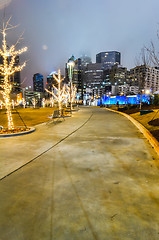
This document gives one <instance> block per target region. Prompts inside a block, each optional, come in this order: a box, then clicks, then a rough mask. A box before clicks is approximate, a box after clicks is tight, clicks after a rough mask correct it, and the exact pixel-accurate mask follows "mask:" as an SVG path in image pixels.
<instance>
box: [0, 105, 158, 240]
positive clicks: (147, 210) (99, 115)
mask: <svg viewBox="0 0 159 240" xmlns="http://www.w3.org/2000/svg"><path fill="white" fill-rule="evenodd" d="M26 163H28V164H26ZM16 169H17V170H16ZM158 173H159V164H158V157H157V155H156V153H155V152H154V150H153V148H152V147H151V146H150V144H149V143H148V141H147V139H145V138H144V136H143V135H142V134H141V133H140V132H139V130H138V129H137V128H136V127H135V126H134V125H133V124H132V123H131V122H130V121H129V120H128V119H126V118H125V117H123V116H121V115H119V114H117V113H114V112H109V111H107V110H105V109H100V108H93V107H85V108H82V109H81V110H80V111H79V112H76V113H74V114H73V116H72V117H71V118H67V119H66V121H61V123H57V124H54V123H49V124H46V123H45V124H41V125H39V126H37V130H36V131H35V132H34V133H32V134H29V135H23V136H17V137H14V138H6V139H0V178H1V181H0V240H10V239H12V240H28V239H29V240H78V239H79V240H81V239H84V240H93V239H99V240H118V239H119V240H130V239H133V240H157V239H159V177H158V175H159V174H158Z"/></svg>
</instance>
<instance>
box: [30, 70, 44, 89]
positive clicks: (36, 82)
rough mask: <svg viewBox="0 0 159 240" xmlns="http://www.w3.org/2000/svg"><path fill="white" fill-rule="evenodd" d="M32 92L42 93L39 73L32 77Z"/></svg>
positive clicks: (42, 87)
mask: <svg viewBox="0 0 159 240" xmlns="http://www.w3.org/2000/svg"><path fill="white" fill-rule="evenodd" d="M33 91H34V92H44V83H43V75H42V74H40V73H36V74H34V76H33Z"/></svg>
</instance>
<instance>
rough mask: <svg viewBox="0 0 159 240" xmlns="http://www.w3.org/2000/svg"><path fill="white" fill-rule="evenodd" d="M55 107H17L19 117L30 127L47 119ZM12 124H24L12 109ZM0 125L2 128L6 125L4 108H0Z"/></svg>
mask: <svg viewBox="0 0 159 240" xmlns="http://www.w3.org/2000/svg"><path fill="white" fill-rule="evenodd" d="M55 109H57V108H49V107H46V108H17V111H18V112H19V114H20V116H21V118H22V119H23V121H24V122H25V124H26V126H29V127H32V126H35V125H37V124H40V123H43V122H47V121H49V120H50V119H49V116H51V114H52V113H53V110H55ZM12 116H13V122H14V126H15V127H16V126H24V124H23V122H22V120H21V119H20V117H19V115H18V114H17V112H16V110H14V109H13V110H12ZM0 125H1V126H3V127H4V128H5V127H7V114H6V110H5V109H2V110H0Z"/></svg>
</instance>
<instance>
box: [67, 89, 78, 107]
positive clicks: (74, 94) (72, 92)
mask: <svg viewBox="0 0 159 240" xmlns="http://www.w3.org/2000/svg"><path fill="white" fill-rule="evenodd" d="M70 91H71V94H70ZM76 93H77V88H76V86H72V88H70V87H69V86H67V91H66V94H67V96H68V99H69V102H71V103H73V102H75V99H76ZM70 96H71V99H70Z"/></svg>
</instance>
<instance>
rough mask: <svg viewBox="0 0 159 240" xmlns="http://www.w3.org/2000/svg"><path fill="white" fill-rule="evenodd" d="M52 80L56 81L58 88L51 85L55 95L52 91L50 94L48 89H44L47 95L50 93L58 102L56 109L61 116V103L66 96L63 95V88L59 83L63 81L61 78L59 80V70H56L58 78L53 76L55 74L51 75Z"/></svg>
mask: <svg viewBox="0 0 159 240" xmlns="http://www.w3.org/2000/svg"><path fill="white" fill-rule="evenodd" d="M53 77H54V79H55V80H56V82H57V83H58V88H57V87H55V85H53V88H54V89H55V91H56V94H55V93H54V92H53V91H52V92H50V91H49V90H48V89H45V90H46V91H47V92H48V93H50V94H51V95H52V96H53V97H54V98H55V99H56V100H57V102H58V107H59V114H60V116H61V108H62V107H61V106H62V102H63V101H64V100H65V98H66V95H65V86H63V87H61V83H62V81H63V80H64V79H63V78H61V73H60V70H58V78H57V77H56V76H55V74H53Z"/></svg>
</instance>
